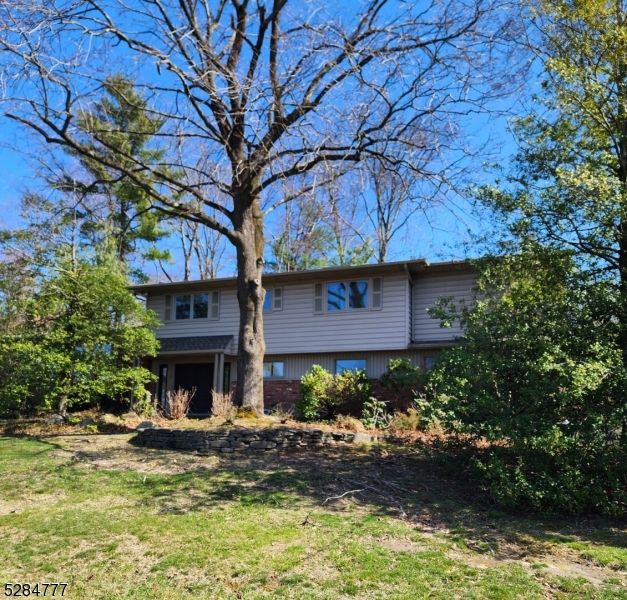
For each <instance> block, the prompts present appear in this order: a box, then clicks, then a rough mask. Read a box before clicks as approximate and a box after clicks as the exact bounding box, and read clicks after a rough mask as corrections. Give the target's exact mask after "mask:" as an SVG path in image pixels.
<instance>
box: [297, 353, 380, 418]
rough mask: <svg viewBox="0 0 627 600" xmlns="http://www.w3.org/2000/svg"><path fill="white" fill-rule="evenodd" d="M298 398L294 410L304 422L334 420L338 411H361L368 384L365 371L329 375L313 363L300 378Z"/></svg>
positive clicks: (368, 390) (353, 412)
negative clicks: (299, 395) (299, 396)
mask: <svg viewBox="0 0 627 600" xmlns="http://www.w3.org/2000/svg"><path fill="white" fill-rule="evenodd" d="M300 381H301V384H300V391H301V398H300V399H299V400H298V401H297V402H296V410H297V411H298V413H299V415H300V417H301V418H302V419H303V420H305V421H313V420H315V419H324V420H327V419H334V418H335V417H336V416H337V415H338V414H340V413H342V414H361V411H362V409H363V406H364V402H367V401H368V398H369V397H370V393H371V385H370V381H369V380H368V377H366V373H365V372H364V371H344V372H343V373H339V374H337V375H335V376H333V375H331V373H329V372H328V371H327V370H326V369H323V368H322V367H321V366H320V365H313V367H312V368H311V370H310V371H309V372H308V373H305V375H303V376H302V378H301V380H300Z"/></svg>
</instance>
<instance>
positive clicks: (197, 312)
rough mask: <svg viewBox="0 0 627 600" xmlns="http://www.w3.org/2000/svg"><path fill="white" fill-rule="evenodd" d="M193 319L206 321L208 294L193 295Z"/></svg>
mask: <svg viewBox="0 0 627 600" xmlns="http://www.w3.org/2000/svg"><path fill="white" fill-rule="evenodd" d="M193 316H194V319H206V318H207V317H208V316H209V294H194V312H193Z"/></svg>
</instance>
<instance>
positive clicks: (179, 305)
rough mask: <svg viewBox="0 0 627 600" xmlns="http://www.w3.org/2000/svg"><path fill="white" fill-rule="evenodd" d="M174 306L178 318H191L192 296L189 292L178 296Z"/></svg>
mask: <svg viewBox="0 0 627 600" xmlns="http://www.w3.org/2000/svg"><path fill="white" fill-rule="evenodd" d="M174 306H175V315H176V318H177V319H189V316H190V314H191V310H192V297H191V296H190V295H189V294H188V295H185V296H177V297H176V299H175V301H174Z"/></svg>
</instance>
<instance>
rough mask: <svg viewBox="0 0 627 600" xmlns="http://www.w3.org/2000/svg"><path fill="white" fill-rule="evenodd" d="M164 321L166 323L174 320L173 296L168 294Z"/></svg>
mask: <svg viewBox="0 0 627 600" xmlns="http://www.w3.org/2000/svg"><path fill="white" fill-rule="evenodd" d="M163 320H164V321H166V322H167V321H171V320H172V295H171V294H168V295H167V296H166V297H165V314H164V315H163Z"/></svg>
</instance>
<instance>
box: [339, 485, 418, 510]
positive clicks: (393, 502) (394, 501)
mask: <svg viewBox="0 0 627 600" xmlns="http://www.w3.org/2000/svg"><path fill="white" fill-rule="evenodd" d="M345 481H348V483H352V484H354V485H360V486H362V487H363V488H364V490H362V491H365V490H372V491H373V492H375V493H376V494H379V496H382V497H383V498H385V499H386V500H387V501H388V502H392V504H396V506H397V507H398V509H399V510H400V511H401V519H406V518H407V513H406V512H405V509H404V508H403V505H402V504H401V503H400V502H399V501H398V500H397V499H396V498H394V497H393V496H390V495H389V494H386V493H385V492H382V491H381V490H380V489H378V488H376V487H374V486H372V485H366V484H364V483H360V482H359V481H354V480H352V479H346V478H345Z"/></svg>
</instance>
